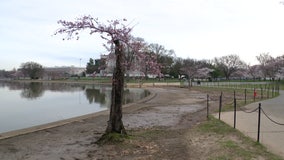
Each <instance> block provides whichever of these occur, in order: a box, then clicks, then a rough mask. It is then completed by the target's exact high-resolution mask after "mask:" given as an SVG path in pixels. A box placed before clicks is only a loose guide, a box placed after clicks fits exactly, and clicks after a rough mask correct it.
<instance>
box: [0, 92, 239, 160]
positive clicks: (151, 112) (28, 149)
mask: <svg viewBox="0 0 284 160" xmlns="http://www.w3.org/2000/svg"><path fill="white" fill-rule="evenodd" d="M149 90H150V91H151V92H152V95H151V96H150V97H148V98H146V99H145V100H142V101H140V102H137V103H133V104H130V105H127V106H126V107H124V109H123V112H124V113H123V122H124V125H125V128H126V130H127V133H128V134H129V135H130V138H129V139H127V140H125V141H123V142H119V143H117V144H116V143H110V144H104V145H98V144H96V143H95V142H96V141H97V140H98V139H99V138H100V137H101V136H102V135H103V133H104V131H105V129H106V123H107V120H108V115H107V114H100V115H94V116H90V117H88V118H85V119H79V120H78V119H76V121H74V122H70V123H68V124H65V125H61V126H58V127H53V128H49V129H44V130H40V131H36V132H31V133H28V134H24V135H19V136H15V137H11V138H7V139H2V140H0V159H1V160H105V159H118V160H120V159H121V160H128V159H129V160H133V159H134V160H144V159H153V160H154V159H163V160H171V159H177V160H179V159H180V160H187V159H208V158H210V157H211V156H212V155H214V154H216V153H215V152H214V148H216V145H215V141H214V139H216V137H214V136H212V135H206V136H200V135H196V132H190V131H191V128H193V127H194V126H196V124H198V123H200V122H202V121H204V120H206V108H205V107H206V97H207V96H206V94H205V93H202V92H200V91H195V90H188V89H186V88H170V87H169V88H151V89H149ZM214 104H218V96H215V97H214V96H212V97H211V98H210V105H212V106H214ZM216 106H217V105H216ZM213 108H214V107H212V110H213ZM217 138H218V137H217ZM221 138H222V137H221ZM233 138H234V137H233Z"/></svg>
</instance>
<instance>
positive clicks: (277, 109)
mask: <svg viewBox="0 0 284 160" xmlns="http://www.w3.org/2000/svg"><path fill="white" fill-rule="evenodd" d="M259 103H261V107H262V110H263V111H264V112H265V113H266V114H267V116H268V117H269V118H271V119H272V120H273V121H276V122H278V123H281V124H284V91H281V92H280V96H278V97H276V98H273V99H269V100H264V101H261V102H256V103H252V104H249V105H247V106H245V107H244V108H245V109H246V111H252V110H254V109H256V108H258V106H259ZM236 115H237V116H236V117H237V118H236V129H238V130H240V131H241V132H243V133H244V134H245V135H247V136H249V137H251V138H253V139H255V140H257V130H258V110H257V111H256V112H252V113H245V112H243V111H238V112H237V113H236ZM215 117H217V118H218V114H216V115H215ZM221 120H222V121H224V122H225V123H227V124H229V125H231V126H233V125H234V112H222V113H221ZM260 122H261V125H260V143H261V144H263V145H265V146H266V147H267V148H268V150H270V151H271V152H274V153H276V154H278V155H281V156H282V157H284V125H278V124H275V123H273V122H272V121H271V120H269V119H268V118H267V117H266V116H265V115H264V114H263V112H262V113H261V120H260Z"/></svg>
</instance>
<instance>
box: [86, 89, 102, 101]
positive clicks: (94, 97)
mask: <svg viewBox="0 0 284 160" xmlns="http://www.w3.org/2000/svg"><path fill="white" fill-rule="evenodd" d="M85 95H86V97H87V99H88V100H89V103H90V104H91V103H95V102H98V103H100V104H105V103H106V94H105V92H101V91H100V89H96V88H95V86H93V87H92V88H87V89H86V90H85Z"/></svg>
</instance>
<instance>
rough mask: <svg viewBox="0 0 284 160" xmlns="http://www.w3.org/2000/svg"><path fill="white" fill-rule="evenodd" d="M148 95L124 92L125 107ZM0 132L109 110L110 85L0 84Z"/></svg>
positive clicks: (142, 91)
mask: <svg viewBox="0 0 284 160" xmlns="http://www.w3.org/2000/svg"><path fill="white" fill-rule="evenodd" d="M148 94H149V92H147V91H144V90H142V89H125V91H124V99H123V102H124V104H126V103H131V102H134V101H138V100H139V99H141V98H143V97H145V96H147V95H148ZM0 95H1V96H0V133H1V132H7V131H11V130H16V129H21V128H26V127H31V126H34V125H39V124H44V123H49V122H54V121H58V120H62V119H67V118H72V117H77V116H81V115H85V114H90V113H94V112H99V111H102V110H106V109H108V108H109V106H110V103H111V86H106V85H94V84H73V83H41V82H31V83H28V82H25V83H23V82H1V81H0Z"/></svg>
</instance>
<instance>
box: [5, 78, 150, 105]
mask: <svg viewBox="0 0 284 160" xmlns="http://www.w3.org/2000/svg"><path fill="white" fill-rule="evenodd" d="M1 87H2V88H3V87H7V88H8V89H9V90H21V93H20V95H21V97H22V98H26V99H29V100H34V99H37V98H40V97H42V96H44V92H45V91H52V92H81V91H83V92H84V95H85V96H86V98H87V99H88V101H89V103H90V104H92V103H100V104H103V105H104V104H108V101H109V99H110V97H111V86H107V85H94V84H78V83H77V84H76V83H42V82H1V83H0V88H1ZM147 95H149V92H148V91H144V90H142V89H125V90H124V100H123V104H127V103H131V102H133V101H136V100H139V99H141V98H143V97H146V96H147ZM108 106H109V104H108Z"/></svg>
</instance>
